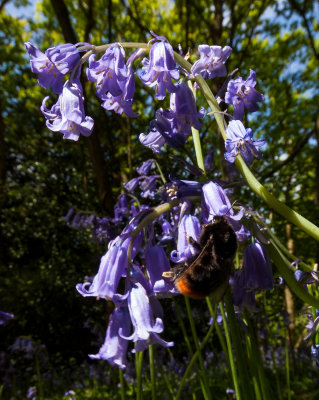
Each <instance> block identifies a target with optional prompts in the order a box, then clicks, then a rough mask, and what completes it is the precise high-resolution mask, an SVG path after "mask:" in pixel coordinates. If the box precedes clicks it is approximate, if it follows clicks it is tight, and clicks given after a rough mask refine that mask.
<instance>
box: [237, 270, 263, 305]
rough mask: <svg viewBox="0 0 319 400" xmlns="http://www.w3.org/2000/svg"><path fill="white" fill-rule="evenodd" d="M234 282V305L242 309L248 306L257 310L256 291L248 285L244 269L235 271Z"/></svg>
mask: <svg viewBox="0 0 319 400" xmlns="http://www.w3.org/2000/svg"><path fill="white" fill-rule="evenodd" d="M232 283H233V301H234V305H235V306H237V307H240V308H241V309H244V308H247V309H249V310H251V311H256V310H257V307H256V301H255V292H254V291H253V290H252V289H249V288H247V287H246V285H245V276H244V273H243V270H242V269H239V270H237V271H235V274H234V276H233V278H232Z"/></svg>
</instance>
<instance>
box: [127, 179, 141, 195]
mask: <svg viewBox="0 0 319 400" xmlns="http://www.w3.org/2000/svg"><path fill="white" fill-rule="evenodd" d="M139 181H140V178H133V179H131V180H130V181H128V182H125V183H123V186H124V187H125V189H126V190H127V191H128V192H130V193H133V192H134V190H135V189H136V188H137V187H138V185H139Z"/></svg>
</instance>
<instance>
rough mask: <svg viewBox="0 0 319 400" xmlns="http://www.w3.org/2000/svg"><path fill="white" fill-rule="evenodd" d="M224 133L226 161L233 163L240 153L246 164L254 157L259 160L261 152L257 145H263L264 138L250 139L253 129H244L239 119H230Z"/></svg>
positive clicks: (249, 163)
mask: <svg viewBox="0 0 319 400" xmlns="http://www.w3.org/2000/svg"><path fill="white" fill-rule="evenodd" d="M226 135H227V139H226V140H225V147H226V150H227V152H226V153H225V159H226V161H228V162H230V163H233V162H234V161H235V160H236V157H237V156H238V154H239V153H240V154H241V155H242V157H243V159H244V160H245V162H246V163H247V165H248V166H249V165H251V164H252V162H253V160H254V158H256V159H257V160H259V159H260V158H261V157H262V153H261V151H260V150H259V147H262V146H264V144H265V143H266V140H264V139H260V140H252V139H253V131H252V130H251V129H250V128H248V129H245V127H244V125H243V123H242V122H241V121H239V120H233V121H230V123H229V125H228V127H227V129H226Z"/></svg>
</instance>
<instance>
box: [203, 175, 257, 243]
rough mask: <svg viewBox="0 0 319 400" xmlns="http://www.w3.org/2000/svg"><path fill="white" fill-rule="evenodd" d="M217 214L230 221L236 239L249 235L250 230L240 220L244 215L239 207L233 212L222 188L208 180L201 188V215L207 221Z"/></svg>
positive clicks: (240, 239)
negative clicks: (236, 211)
mask: <svg viewBox="0 0 319 400" xmlns="http://www.w3.org/2000/svg"><path fill="white" fill-rule="evenodd" d="M217 215H219V216H220V215H224V216H225V217H226V218H227V220H228V221H229V222H230V223H231V225H232V227H233V228H234V231H235V233H236V236H237V240H239V241H243V240H245V239H247V238H248V237H249V236H250V232H249V231H248V230H247V229H246V228H245V226H244V225H243V224H242V223H241V222H240V220H241V219H242V217H243V216H244V209H243V208H242V207H241V208H240V210H239V211H238V213H237V214H235V212H234V209H233V207H232V204H231V202H230V200H229V198H228V196H227V194H226V192H225V191H224V189H223V188H222V187H221V186H220V185H219V184H218V183H215V182H209V183H207V184H205V185H204V186H203V189H202V217H203V222H204V223H208V222H210V221H212V220H213V219H214V217H215V216H217Z"/></svg>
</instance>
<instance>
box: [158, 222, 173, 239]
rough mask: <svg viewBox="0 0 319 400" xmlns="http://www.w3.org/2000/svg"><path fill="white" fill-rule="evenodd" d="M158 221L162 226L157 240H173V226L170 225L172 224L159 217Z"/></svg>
mask: <svg viewBox="0 0 319 400" xmlns="http://www.w3.org/2000/svg"><path fill="white" fill-rule="evenodd" d="M159 223H160V225H161V228H162V234H161V236H160V238H159V242H160V243H166V242H168V241H170V240H173V239H174V236H173V227H172V225H171V224H170V223H169V222H168V221H167V219H165V218H161V219H160V220H159Z"/></svg>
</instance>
